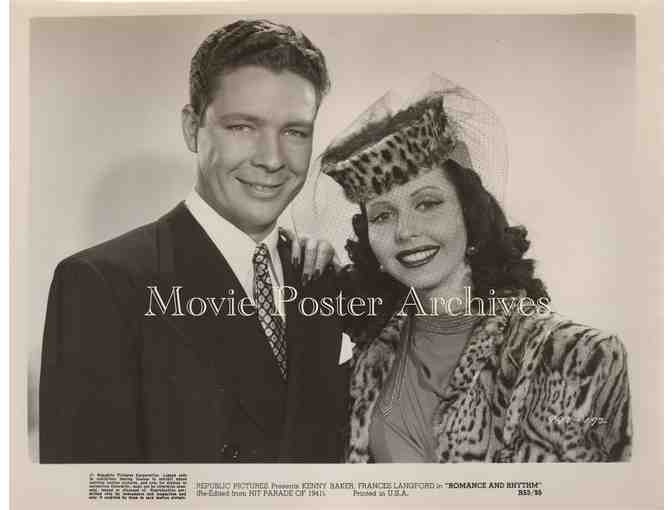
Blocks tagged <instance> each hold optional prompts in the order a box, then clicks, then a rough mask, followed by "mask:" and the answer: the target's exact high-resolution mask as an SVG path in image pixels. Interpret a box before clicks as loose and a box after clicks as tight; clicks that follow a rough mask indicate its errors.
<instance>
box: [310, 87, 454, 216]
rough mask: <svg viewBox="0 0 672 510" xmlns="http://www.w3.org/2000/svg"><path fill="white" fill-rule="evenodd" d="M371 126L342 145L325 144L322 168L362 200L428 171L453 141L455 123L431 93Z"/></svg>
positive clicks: (350, 196) (448, 151)
mask: <svg viewBox="0 0 672 510" xmlns="http://www.w3.org/2000/svg"><path fill="white" fill-rule="evenodd" d="M376 126H377V125H374V126H369V127H368V128H367V129H366V130H365V131H364V132H362V133H357V135H356V136H355V137H353V139H352V140H347V141H346V142H345V143H344V144H343V146H344V148H347V147H350V148H349V149H348V150H345V151H342V150H341V147H334V148H331V149H329V150H328V151H327V152H326V153H325V155H324V157H323V159H322V172H324V173H326V174H327V175H329V176H330V177H331V178H333V179H334V180H335V181H336V182H338V184H340V185H341V187H343V190H344V191H345V196H346V197H347V199H348V200H350V201H351V202H354V203H361V202H366V201H368V200H370V199H371V198H373V197H376V196H380V195H383V194H385V193H387V192H388V191H389V190H390V189H392V188H393V187H394V186H399V185H402V184H405V183H407V182H408V181H410V180H411V179H414V178H416V177H419V176H420V175H422V174H424V173H426V172H429V171H431V170H432V169H433V168H434V164H435V163H438V162H439V161H441V160H442V159H443V158H445V157H448V156H449V155H450V154H451V153H452V152H453V150H454V149H455V147H456V145H457V139H456V136H455V128H454V126H452V125H451V123H450V122H449V120H448V117H447V116H446V114H445V112H444V110H443V102H442V96H436V97H431V98H430V99H429V100H425V101H423V102H421V103H420V104H418V105H415V106H414V107H412V108H410V109H409V110H406V111H403V112H401V113H399V114H397V115H396V116H395V117H394V118H392V119H391V120H389V121H386V122H384V123H383V126H384V130H383V131H382V132H379V130H378V129H377V127H376Z"/></svg>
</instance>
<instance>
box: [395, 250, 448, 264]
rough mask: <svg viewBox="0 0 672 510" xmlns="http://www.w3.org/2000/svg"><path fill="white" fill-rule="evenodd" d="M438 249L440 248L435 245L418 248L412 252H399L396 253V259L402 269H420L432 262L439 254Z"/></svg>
mask: <svg viewBox="0 0 672 510" xmlns="http://www.w3.org/2000/svg"><path fill="white" fill-rule="evenodd" d="M439 249H440V247H439V246H436V245H426V246H419V247H417V248H413V249H412V250H402V251H400V252H399V253H397V255H396V258H397V260H398V261H399V263H400V264H401V265H402V266H404V267H408V268H413V267H420V266H424V265H425V264H427V263H428V262H429V261H430V260H432V259H433V258H434V256H435V255H436V254H437V253H438V252H439Z"/></svg>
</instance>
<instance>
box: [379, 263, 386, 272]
mask: <svg viewBox="0 0 672 510" xmlns="http://www.w3.org/2000/svg"><path fill="white" fill-rule="evenodd" d="M378 271H380V272H381V273H384V272H385V268H384V267H383V265H382V264H381V265H380V267H378Z"/></svg>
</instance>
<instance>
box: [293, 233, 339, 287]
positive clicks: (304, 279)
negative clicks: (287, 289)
mask: <svg viewBox="0 0 672 510" xmlns="http://www.w3.org/2000/svg"><path fill="white" fill-rule="evenodd" d="M280 232H281V233H282V235H284V236H285V237H286V238H287V239H289V240H290V241H291V243H292V264H293V265H294V267H296V268H300V267H301V265H302V263H303V270H302V271H301V284H302V285H306V284H307V283H308V282H309V281H310V280H312V279H313V278H319V277H320V275H321V274H323V273H324V271H325V270H326V269H327V267H328V266H329V265H330V264H333V265H335V266H336V267H340V263H339V260H338V256H337V255H336V250H334V247H333V246H332V245H331V243H330V242H329V241H327V240H326V239H315V238H311V237H306V236H301V237H299V236H297V235H296V234H294V232H292V231H290V230H287V229H286V228H282V227H280Z"/></svg>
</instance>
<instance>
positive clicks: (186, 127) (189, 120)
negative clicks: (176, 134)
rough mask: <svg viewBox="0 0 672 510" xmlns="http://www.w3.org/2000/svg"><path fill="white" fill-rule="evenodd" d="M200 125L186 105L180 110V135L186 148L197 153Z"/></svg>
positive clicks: (194, 113) (191, 108)
mask: <svg viewBox="0 0 672 510" xmlns="http://www.w3.org/2000/svg"><path fill="white" fill-rule="evenodd" d="M199 125H200V122H199V118H198V115H197V114H196V112H195V111H194V109H193V107H192V106H191V105H190V104H188V105H186V106H185V107H184V108H182V135H183V136H184V143H186V144H187V148H188V149H189V150H190V151H191V152H193V153H197V152H198V127H199Z"/></svg>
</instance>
